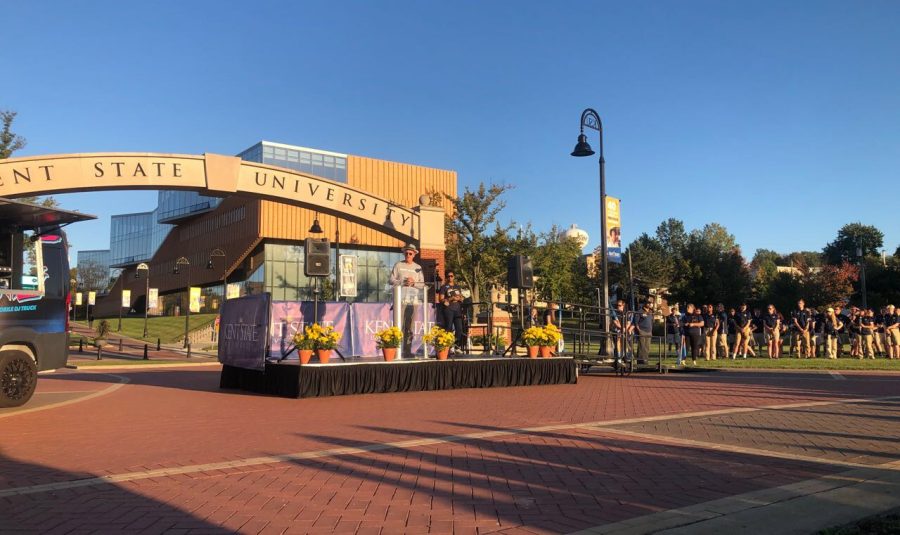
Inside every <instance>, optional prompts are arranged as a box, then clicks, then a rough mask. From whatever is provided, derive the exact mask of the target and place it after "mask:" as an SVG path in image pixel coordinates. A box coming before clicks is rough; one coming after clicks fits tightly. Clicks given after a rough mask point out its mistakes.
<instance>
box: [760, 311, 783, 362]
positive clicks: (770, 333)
mask: <svg viewBox="0 0 900 535" xmlns="http://www.w3.org/2000/svg"><path fill="white" fill-rule="evenodd" d="M763 329H764V330H765V333H766V343H767V347H768V353H769V358H770V359H777V358H778V356H779V352H780V350H781V340H780V337H779V335H780V334H781V319H779V317H778V312H777V311H776V310H775V305H769V306H768V307H767V308H766V313H765V315H763Z"/></svg>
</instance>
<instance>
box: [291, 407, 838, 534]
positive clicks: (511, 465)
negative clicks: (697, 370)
mask: <svg viewBox="0 0 900 535" xmlns="http://www.w3.org/2000/svg"><path fill="white" fill-rule="evenodd" d="M451 425H455V426H458V427H462V426H461V425H460V424H458V423H454V424H451ZM360 427H361V429H367V430H372V431H378V432H383V433H390V434H395V435H397V440H399V441H402V440H408V439H409V437H410V436H412V437H414V438H418V439H426V440H427V439H444V438H445V437H446V434H445V433H429V432H412V431H407V430H394V429H390V428H385V427H378V426H360ZM493 431H496V432H500V433H506V432H508V431H509V430H508V429H505V428H498V427H491V426H484V425H471V426H468V429H465V430H464V432H467V433H473V432H474V433H477V432H493ZM602 433H603V432H602V430H596V431H592V432H591V433H590V434H588V433H583V432H581V433H579V432H577V431H572V432H528V433H525V434H518V435H502V436H497V437H485V438H469V439H466V440H464V441H460V442H449V443H447V442H441V443H438V444H434V445H427V444H425V445H421V446H415V447H414V448H399V447H397V448H386V449H378V445H379V444H380V443H375V444H370V443H366V442H364V441H358V440H352V439H344V438H336V437H328V436H321V435H308V434H304V436H307V437H310V436H312V437H313V438H316V439H318V440H320V441H323V442H325V443H328V444H331V445H333V446H334V447H338V448H347V447H350V448H353V447H355V448H367V447H374V448H375V449H376V451H371V452H365V453H354V454H348V455H339V456H334V457H324V458H316V459H308V460H307V459H302V460H295V461H291V462H293V463H295V464H297V465H299V466H302V467H304V468H309V469H315V470H326V471H328V472H330V473H332V474H335V475H340V476H341V478H342V479H343V481H344V483H343V484H342V486H344V487H351V488H353V487H355V486H356V485H363V484H365V483H374V484H377V485H378V486H379V489H380V488H381V487H382V486H385V485H386V486H387V487H388V488H391V489H396V491H393V490H392V491H391V492H394V494H392V496H391V497H392V498H393V499H394V500H401V501H402V502H404V503H406V502H409V503H411V504H412V505H413V506H415V505H416V504H417V503H418V504H420V505H421V504H423V503H429V504H432V505H431V508H433V509H441V508H444V509H445V510H452V511H453V512H454V514H453V516H454V519H461V520H469V519H471V518H474V519H476V520H477V519H482V520H484V519H487V520H490V519H496V521H497V522H498V524H497V525H495V526H494V529H498V527H501V526H502V528H510V527H515V526H523V527H525V528H526V529H540V530H547V531H549V532H552V533H558V532H567V531H572V530H577V529H584V528H586V527H589V526H595V525H599V524H604V523H608V522H616V521H620V520H624V519H627V518H633V517H637V516H642V515H646V514H651V513H655V512H659V511H662V510H667V509H672V508H677V507H683V506H686V505H691V504H695V503H702V502H705V501H709V500H714V499H718V498H723V497H727V496H732V495H735V494H739V493H743V492H749V491H752V490H758V489H762V488H768V487H774V486H779V485H784V484H786V483H790V482H794V481H798V480H804V479H810V478H814V477H819V476H821V475H823V474H826V473H831V472H834V471H836V470H838V468H836V467H829V466H823V465H820V464H817V463H808V462H801V461H788V460H782V459H773V458H771V457H764V456H755V455H747V454H739V453H732V452H712V451H709V450H706V449H703V448H697V447H682V446H671V445H665V444H656V443H652V442H643V441H639V440H635V439H631V438H627V437H620V436H602ZM598 435H599V436H598ZM431 500H433V502H432V501H431ZM392 507H393V506H392ZM460 511H461V513H457V512H460ZM479 527H480V528H481V527H483V526H479ZM484 527H487V525H485V526H484Z"/></svg>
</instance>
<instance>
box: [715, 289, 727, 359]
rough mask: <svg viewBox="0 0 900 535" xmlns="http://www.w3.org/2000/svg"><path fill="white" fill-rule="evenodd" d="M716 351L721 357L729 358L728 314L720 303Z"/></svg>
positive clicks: (717, 319) (717, 318) (717, 310)
mask: <svg viewBox="0 0 900 535" xmlns="http://www.w3.org/2000/svg"><path fill="white" fill-rule="evenodd" d="M716 346H717V347H716V349H717V352H718V354H719V356H720V357H722V358H723V359H727V358H728V313H727V312H725V305H723V304H722V303H719V305H718V307H717V309H716Z"/></svg>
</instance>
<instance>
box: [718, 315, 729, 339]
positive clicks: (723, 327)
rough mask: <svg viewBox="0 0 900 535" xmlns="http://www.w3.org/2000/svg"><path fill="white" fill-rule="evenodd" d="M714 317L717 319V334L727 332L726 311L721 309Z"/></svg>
mask: <svg viewBox="0 0 900 535" xmlns="http://www.w3.org/2000/svg"><path fill="white" fill-rule="evenodd" d="M716 317H717V318H718V319H719V334H728V312H725V311H724V310H723V311H722V312H719V313H718V314H716Z"/></svg>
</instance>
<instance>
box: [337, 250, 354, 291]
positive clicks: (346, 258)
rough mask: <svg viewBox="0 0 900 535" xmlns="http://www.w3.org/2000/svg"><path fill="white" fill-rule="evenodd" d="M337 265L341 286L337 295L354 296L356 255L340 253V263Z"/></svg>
mask: <svg viewBox="0 0 900 535" xmlns="http://www.w3.org/2000/svg"><path fill="white" fill-rule="evenodd" d="M338 265H339V266H340V273H341V287H340V294H339V295H340V296H341V297H356V293H357V284H356V266H357V265H358V260H357V258H356V255H349V254H346V255H343V254H342V255H341V260H340V264H338Z"/></svg>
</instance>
